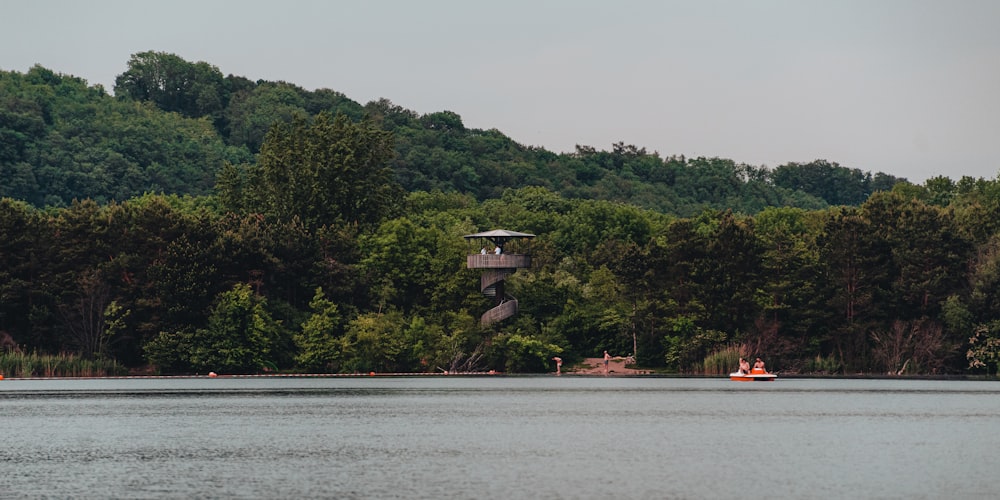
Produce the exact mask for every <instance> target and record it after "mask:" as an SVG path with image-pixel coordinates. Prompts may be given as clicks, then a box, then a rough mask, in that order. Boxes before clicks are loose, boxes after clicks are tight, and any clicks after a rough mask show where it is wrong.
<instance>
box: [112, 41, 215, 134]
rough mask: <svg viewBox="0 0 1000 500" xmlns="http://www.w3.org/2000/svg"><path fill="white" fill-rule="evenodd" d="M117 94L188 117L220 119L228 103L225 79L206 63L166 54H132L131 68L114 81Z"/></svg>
mask: <svg viewBox="0 0 1000 500" xmlns="http://www.w3.org/2000/svg"><path fill="white" fill-rule="evenodd" d="M115 95H116V96H118V97H120V98H131V99H134V100H137V101H151V102H153V103H154V104H156V106H157V107H159V108H160V109H162V110H164V111H170V112H175V113H180V114H181V115H183V116H185V117H188V118H201V117H203V116H209V117H211V118H212V119H213V120H216V119H218V118H220V116H221V112H222V109H223V108H225V106H226V103H227V102H228V100H229V95H228V92H227V91H226V85H225V78H224V77H223V76H222V72H220V71H219V69H218V68H216V67H215V66H212V65H211V64H208V63H206V62H197V63H190V62H188V61H185V60H184V59H182V58H180V57H179V56H176V55H174V54H168V53H166V52H153V51H147V52H139V53H137V54H132V57H131V59H129V62H128V69H127V70H126V71H125V72H124V73H122V74H120V75H118V77H116V78H115Z"/></svg>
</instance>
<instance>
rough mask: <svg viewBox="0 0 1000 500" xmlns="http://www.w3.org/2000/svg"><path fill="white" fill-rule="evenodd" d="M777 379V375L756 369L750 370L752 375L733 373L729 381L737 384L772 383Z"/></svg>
mask: <svg viewBox="0 0 1000 500" xmlns="http://www.w3.org/2000/svg"><path fill="white" fill-rule="evenodd" d="M776 378H778V376H777V375H775V374H773V373H768V372H767V371H766V370H763V369H761V368H754V369H753V370H750V373H740V372H733V373H730V374H729V380H735V381H737V382H772V381H774V379H776Z"/></svg>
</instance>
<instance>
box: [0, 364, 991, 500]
mask: <svg viewBox="0 0 1000 500" xmlns="http://www.w3.org/2000/svg"><path fill="white" fill-rule="evenodd" d="M0 421H2V423H3V426H4V438H3V445H2V449H0V468H2V473H0V497H3V498H9V497H16V498H37V497H46V498H345V499H351V498H401V499H402V498H405V499H424V498H427V499H430V498H435V499H440V498H456V499H466V498H468V499H478V498H502V499H522V498H523V499H533V498H546V499H562V498H564V499H609V500H620V499H626V498H627V499H658V498H666V499H672V498H681V499H688V498H690V499H699V498H712V499H743V500H758V499H760V498H798V499H812V498H816V499H825V500H828V499H840V498H844V499H846V498H851V499H854V498H900V499H904V498H905V499H914V498H917V499H924V498H926V499H936V498H950V499H954V498H969V499H973V498H975V499H980V498H996V497H997V496H998V495H1000V478H998V476H997V470H998V466H1000V382H993V381H941V380H828V379H779V380H777V381H775V382H770V383H739V382H730V381H729V380H727V379H724V378H719V379H701V378H655V377H648V378H647V377H607V378H606V377H580V376H562V377H555V376H538V377H504V376H494V377H485V376H484V377H458V376H434V377H419V376H414V377H381V376H378V377H355V378H351V377H348V378H216V379H209V378H171V379H103V380H4V381H0Z"/></svg>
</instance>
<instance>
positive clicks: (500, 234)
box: [463, 229, 535, 240]
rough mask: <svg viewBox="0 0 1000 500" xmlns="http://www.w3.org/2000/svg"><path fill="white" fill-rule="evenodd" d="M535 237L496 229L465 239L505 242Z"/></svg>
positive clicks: (469, 235)
mask: <svg viewBox="0 0 1000 500" xmlns="http://www.w3.org/2000/svg"><path fill="white" fill-rule="evenodd" d="M534 237H535V235H533V234H528V233H519V232H517V231H508V230H506V229H494V230H492V231H486V232H483V233H476V234H467V235H465V236H463V238H465V239H467V240H468V239H472V238H487V239H494V238H503V239H504V240H507V239H511V238H534Z"/></svg>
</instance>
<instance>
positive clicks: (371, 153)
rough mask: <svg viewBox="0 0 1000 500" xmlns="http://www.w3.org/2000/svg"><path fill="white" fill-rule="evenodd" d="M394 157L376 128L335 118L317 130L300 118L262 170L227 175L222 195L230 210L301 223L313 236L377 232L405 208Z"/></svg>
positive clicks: (272, 138) (284, 130) (286, 127)
mask: <svg viewBox="0 0 1000 500" xmlns="http://www.w3.org/2000/svg"><path fill="white" fill-rule="evenodd" d="M392 154H393V152H392V136H391V134H389V133H387V132H383V131H381V130H378V129H377V128H375V127H374V126H373V125H372V124H370V123H361V124H357V123H352V122H351V121H350V120H349V119H348V118H347V117H346V116H344V115H337V117H336V118H331V117H330V115H329V114H328V113H320V114H319V115H318V116H317V117H316V119H315V120H313V121H312V123H309V122H308V121H307V120H306V119H305V118H304V117H302V116H296V117H295V118H294V119H293V120H292V121H291V122H290V123H279V124H276V125H275V126H273V127H272V128H271V129H270V130H269V131H268V134H267V137H266V139H265V141H264V144H263V146H261V151H260V156H259V159H258V163H257V165H251V166H245V167H244V171H243V172H242V173H235V172H232V171H230V172H228V173H227V177H226V183H225V184H223V185H221V186H220V188H221V190H220V193H219V194H220V198H221V199H223V200H226V201H228V202H229V203H230V204H231V205H235V206H227V207H226V208H228V209H230V210H234V211H241V210H247V211H250V212H255V213H262V214H264V215H267V216H273V217H276V218H278V219H279V220H282V221H288V220H291V219H292V218H298V219H299V220H301V221H302V222H303V223H304V224H305V225H306V227H309V228H315V227H318V226H322V225H334V224H345V223H346V224H361V225H364V226H370V225H373V224H376V223H378V222H379V221H381V220H382V219H384V218H385V217H387V216H388V215H390V214H392V213H394V212H396V211H397V210H399V208H400V203H401V200H402V189H401V188H400V187H399V185H398V184H397V183H396V182H395V181H393V179H392V170H391V169H390V168H389V166H388V161H389V159H390V158H391V157H392ZM237 188H238V189H239V191H241V192H234V190H236V189H237ZM237 200H241V201H239V202H237Z"/></svg>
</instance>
